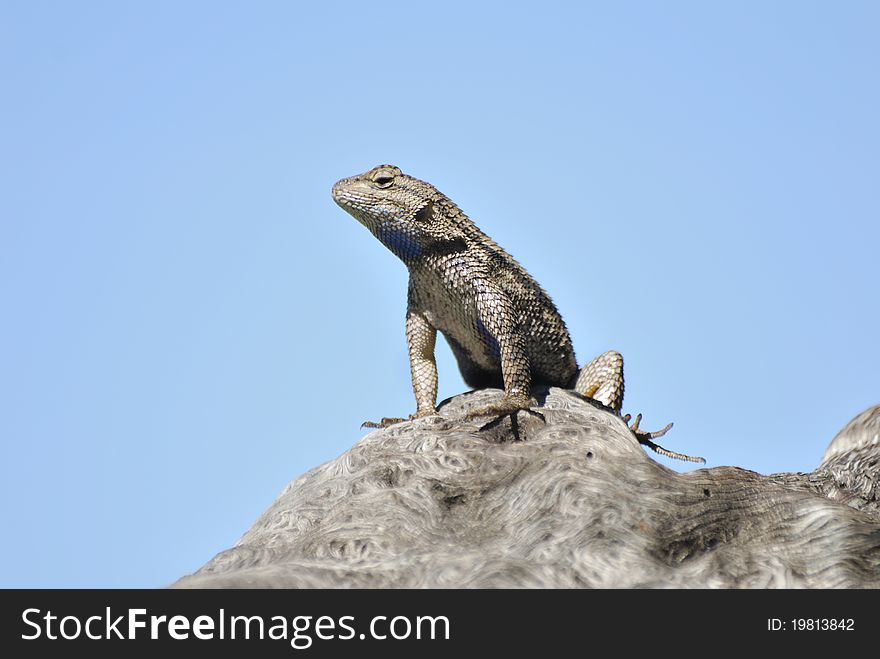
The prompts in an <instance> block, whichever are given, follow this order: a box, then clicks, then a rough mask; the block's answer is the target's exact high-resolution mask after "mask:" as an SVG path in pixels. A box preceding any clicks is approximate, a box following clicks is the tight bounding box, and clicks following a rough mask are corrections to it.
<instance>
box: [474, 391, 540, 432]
mask: <svg viewBox="0 0 880 659" xmlns="http://www.w3.org/2000/svg"><path fill="white" fill-rule="evenodd" d="M533 405H535V401H534V400H532V399H531V398H529V397H528V396H517V395H514V396H505V397H504V398H502V399H501V400H499V401H498V402H496V403H489V404H488V405H483V406H482V407H478V408H476V409H474V410H471V411H470V412H468V413H467V414H466V415H465V419H467V420H468V421H470V420H472V419H476V418H478V417H481V416H493V417H495V418H494V419H492V420H491V421H489V423H486V424H485V425H483V426H481V427H480V430H488V429H489V428H494V427H495V426H497V425H498V424H499V423H501V421H503V420H504V419H505V418H507V417H510V420H511V423H514V424H515V423H516V415H517V413H518V412H525V413H526V414H531V415H532V416H534V417H537V418H539V419H541V421H543V422H544V423H546V422H547V419H546V418H545V417H544V415H543V414H541V413H540V412H536V411H535V410H533V409H530V408H531V407H532V406H533Z"/></svg>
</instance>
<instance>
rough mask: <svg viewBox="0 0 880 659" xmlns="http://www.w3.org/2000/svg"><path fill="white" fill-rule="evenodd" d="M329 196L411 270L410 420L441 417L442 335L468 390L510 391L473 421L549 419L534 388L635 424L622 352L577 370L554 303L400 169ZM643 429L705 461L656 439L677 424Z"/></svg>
mask: <svg viewBox="0 0 880 659" xmlns="http://www.w3.org/2000/svg"><path fill="white" fill-rule="evenodd" d="M332 196H333V199H334V201H335V202H336V203H337V204H338V205H339V206H340V207H342V208H343V209H344V210H345V211H347V212H348V213H349V214H350V215H352V216H353V217H354V218H355V219H356V220H358V222H360V223H361V224H362V225H364V226H365V227H366V228H367V229H368V230H369V231H370V232H371V233H372V234H373V235H374V236H375V237H376V238H378V239H379V241H380V242H382V244H383V245H385V246H386V247H387V248H388V249H390V250H391V252H393V253H394V254H395V255H396V256H397V257H398V258H400V259H401V260H402V261H403V263H404V264H405V265H406V267H407V268H408V270H409V286H408V291H407V309H406V340H407V346H408V349H409V362H410V372H411V376H412V388H413V392H414V394H415V399H416V411H415V414H413V415H411V416H410V417H409V419H415V418H421V417H426V416H430V415H434V414H436V408H435V405H436V402H437V364H436V361H435V359H434V346H435V342H436V338H437V332H438V331H439V332H440V333H442V334H443V336H444V337H445V338H446V340H447V342H448V343H449V345H450V347H451V349H452V353H453V354H454V356H455V358H456V360H457V362H458V367H459V370H460V371H461V375H462V378H463V379H464V381H465V383H466V384H467V385H468V386H470V387H472V388H474V389H480V388H485V387H497V388H503V389H504V395H503V397H502V398H500V399H499V400H498V401H497V402H494V403H490V404H488V405H485V406H482V407H479V408H477V409H474V410H471V411H470V412H469V413H468V414H467V418H468V419H469V420H470V419H476V418H479V417H489V416H491V417H496V419H501V418H504V417H506V416H510V417H511V418H512V420H513V421H515V418H516V414H517V413H518V412H520V411H525V412H529V413H531V414H535V415H536V416H539V417H541V418H542V419H543V418H544V417H543V415H541V414H540V413H538V412H535V411H534V410H532V409H531V408H532V407H535V406H536V405H537V402H536V401H535V400H534V399H533V398H532V396H531V388H532V385H546V386H556V387H563V388H567V389H572V390H574V391H575V392H577V393H578V394H580V395H582V396H585V397H588V398H591V399H593V400H595V401H598V402H599V403H601V404H602V405H604V406H605V407H607V408H609V409H610V410H611V411H613V412H614V413H615V414H617V415H618V416H620V417H621V418H622V419H623V420H624V422H625V423H627V424H629V421H630V418H631V417H630V416H629V415H621V409H622V406H623V394H624V378H623V357H622V356H621V354H620V353H618V352H616V351H613V350H612V351H608V352H605V353H603V354H601V355H599V356H598V357H596V358H595V359H593V360H592V361H590V362H589V363H588V364H586V365H585V366H584V367H583V368H582V369H578V366H577V361H576V359H575V354H574V349H573V347H572V342H571V337H570V335H569V332H568V329H567V327H566V325H565V322H564V321H563V319H562V316H561V315H560V313H559V311H558V309H557V308H556V305H555V304H554V303H553V301H552V300H551V299H550V296H549V295H548V294H547V293H546V292H545V291H544V289H543V288H542V287H541V286H540V285H539V284H538V282H537V281H535V279H533V278H532V276H531V275H530V274H529V273H528V272H526V270H525V268H523V267H522V266H521V265H520V264H519V263H518V262H517V261H516V259H514V258H513V257H512V256H511V255H510V254H508V253H507V252H506V251H504V249H502V248H501V247H500V246H499V245H498V244H497V243H496V242H495V241H494V240H492V239H491V238H490V237H489V236H487V235H486V234H485V233H483V232H482V231H481V230H480V229H479V228H478V227H477V225H476V224H474V222H473V221H471V219H470V218H468V216H467V215H465V213H464V212H462V210H461V209H459V207H458V206H457V205H456V204H455V203H454V202H453V201H452V200H450V199H449V198H448V197H447V196H446V195H444V194H443V193H441V192H440V191H439V190H437V189H436V188H435V187H434V186H433V185H431V184H430V183H427V182H425V181H422V180H419V179H417V178H414V177H412V176H408V175H407V174H404V173H403V172H402V171H401V169H400V168H399V167H396V166H394V165H379V166H377V167H374V168H373V169H371V170H369V171H367V172H364V173H363V174H358V175H356V176H350V177H348V178H343V179H341V180H339V181H337V182H336V183H335V184H334V185H333V188H332ZM405 420H407V419H401V418H383V419H382V420H381V421H380V422H378V423H374V422H367V423H365V424H364V425H365V426H368V427H374V428H375V427H387V426H390V425H393V424H395V423H399V422H402V421H405ZM640 421H641V414H639V415H637V417H636V419H635V421H634V422H633V423H632V425H631V426H629V427H630V430H631V431H632V432H633V434H634V435H635V436H636V438H637V439H638V440H639V442H640V443H642V444H643V445H646V446H648V447H649V448H651V449H653V450H654V451H656V452H658V453H660V454H661V455H665V456H667V457H672V458H676V459H680V460H688V461H691V462H705V460H704V459H703V458H695V457H691V456H687V455H683V454H680V453H675V452H673V451H669V450H667V449H664V448H663V447H661V446H659V445H657V444H655V443H654V442H653V441H652V440H653V439H656V438H658V437H661V436H663V435H664V434H665V433H666V432H667V431H668V430H669V429H670V428H671V427H672V424H671V423H670V424H668V425H667V426H666V427H665V428H663V429H661V430H659V431H656V432H645V431H642V430H641V429H640V428H639V423H640ZM486 425H487V426H488V425H489V424H486ZM484 427H486V426H484Z"/></svg>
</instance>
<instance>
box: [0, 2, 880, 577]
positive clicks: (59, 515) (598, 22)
mask: <svg viewBox="0 0 880 659" xmlns="http://www.w3.org/2000/svg"><path fill="white" fill-rule="evenodd" d="M878 25H880V9H878V4H877V3H871V2H842V3H831V2H826V3H815V2H726V3H715V2H713V3H704V2H662V3H661V2H631V3H619V2H618V3H601V4H598V3H558V2H542V3H537V4H536V3H533V2H532V3H521V4H518V3H473V2H446V3H443V4H442V5H438V4H436V3H408V4H400V3H397V4H394V3H391V4H389V3H384V4H383V3H375V2H357V3H329V2H328V3H317V2H316V3H292V2H274V3H273V2H255V3H244V2H238V3H220V2H186V3H180V2H150V3H134V2H129V3H118V2H76V3H62V2H34V1H28V2H24V1H22V2H8V1H7V2H3V3H2V5H0V70H2V76H0V79H2V81H3V86H2V97H3V101H2V103H0V117H2V122H0V304H2V310H3V316H2V325H0V437H2V456H0V469H2V472H0V474H2V475H0V487H2V490H0V506H2V509H0V510H2V516H0V528H2V534H3V542H2V543H0V586H163V585H166V584H169V583H171V582H172V581H174V580H175V579H176V578H178V577H180V576H182V575H183V574H186V573H189V572H192V571H193V570H195V569H197V568H198V567H199V566H201V565H202V564H203V563H204V562H205V561H207V560H208V559H209V558H211V557H212V556H213V555H214V554H215V553H216V552H218V551H220V550H222V549H224V548H227V547H229V546H230V545H232V544H233V543H234V542H235V541H236V540H237V538H238V537H239V536H240V535H241V534H242V533H243V532H244V531H245V530H246V529H247V528H248V527H249V526H250V524H251V523H252V522H253V521H254V520H255V519H256V517H257V516H258V515H259V514H260V512H261V511H262V510H263V509H265V508H266V507H267V506H268V505H269V504H270V503H271V501H272V500H273V499H274V498H275V496H276V495H277V494H278V493H279V492H280V490H281V489H282V488H283V487H284V485H285V484H286V483H287V482H288V481H289V480H291V479H292V478H294V477H296V476H298V475H300V474H302V473H303V472H305V471H306V470H308V469H310V468H312V467H314V466H316V465H318V464H320V463H322V462H324V461H326V460H329V459H331V458H333V457H335V456H337V455H339V454H340V453H341V452H343V451H345V450H346V449H347V448H348V447H349V446H351V445H352V444H353V443H355V442H356V441H357V440H358V439H359V438H360V437H361V436H362V435H363V434H364V433H363V431H361V430H360V428H359V424H360V423H361V421H363V420H365V419H377V418H378V417H381V416H399V415H405V414H408V413H410V412H412V411H413V409H414V401H413V398H412V392H411V390H410V381H409V371H408V365H407V356H406V346H405V340H404V331H403V318H404V309H405V291H406V270H405V268H404V267H403V265H402V264H401V263H400V262H399V261H398V260H397V259H396V258H395V257H394V256H393V255H392V254H391V253H390V252H388V251H387V250H386V249H385V248H384V247H382V245H380V244H379V243H378V242H377V241H376V240H375V239H374V238H373V237H372V236H370V235H369V233H368V232H367V231H366V230H365V229H363V228H362V227H361V226H360V225H358V224H357V223H356V222H355V221H354V220H353V219H352V218H351V217H349V216H348V215H347V214H345V213H344V212H343V211H342V210H340V209H339V208H337V207H336V205H335V204H334V203H333V202H332V200H331V198H330V186H331V185H332V183H333V182H334V181H336V180H337V179H339V178H341V177H343V176H348V175H351V174H354V173H358V172H361V171H364V170H366V169H368V168H370V167H372V166H374V165H376V164H379V163H383V162H390V163H393V164H397V165H399V166H400V167H402V168H403V170H404V171H406V172H408V173H411V174H413V175H415V176H417V177H419V178H424V179H427V180H429V181H431V182H433V183H434V184H435V185H436V186H437V187H438V188H439V189H440V190H442V191H443V192H445V193H446V194H448V195H449V196H450V197H452V198H453V199H454V200H455V201H456V202H457V203H458V204H459V205H460V206H461V207H462V208H463V209H464V210H465V211H466V212H467V213H468V214H469V215H470V216H471V217H472V218H473V219H474V220H475V221H476V222H477V223H478V224H479V226H480V227H482V228H483V229H484V230H485V231H486V232H487V233H488V234H489V235H491V236H492V237H493V238H495V239H496V240H497V241H498V242H499V243H500V244H502V245H503V246H504V247H505V248H507V249H508V251H510V252H511V253H512V254H514V255H515V256H516V257H517V259H518V260H520V261H521V262H522V263H523V265H524V266H525V267H526V268H527V269H528V270H530V272H531V273H532V274H533V275H534V276H535V277H536V278H537V279H538V280H539V281H540V282H541V283H542V284H543V285H544V287H545V288H546V289H547V290H548V291H549V292H550V294H551V295H552V296H553V298H554V300H555V301H556V303H557V305H558V306H559V308H560V309H561V311H562V313H563V316H564V317H565V318H566V320H567V322H568V325H569V328H570V330H571V333H572V338H573V341H574V345H575V348H576V350H577V354H578V358H579V360H580V362H581V363H583V362H584V361H585V360H587V359H588V358H590V357H592V356H593V355H595V354H597V353H599V352H601V351H603V350H607V349H610V348H615V349H617V350H620V351H621V352H622V353H623V354H624V356H625V358H626V360H627V380H628V382H627V400H626V405H625V407H626V409H627V410H628V411H632V412H638V411H641V412H643V413H644V414H645V424H646V425H647V426H653V427H658V426H660V425H663V424H665V423H666V422H667V421H670V420H671V421H674V422H675V428H674V429H673V431H672V432H671V433H670V434H669V435H668V436H667V437H666V438H664V441H663V443H664V444H665V445H667V446H668V447H669V448H671V449H674V450H678V451H684V452H686V453H696V454H700V455H705V456H706V457H707V458H708V460H709V465H708V466H719V465H737V466H741V467H744V468H747V469H753V470H756V471H759V472H762V473H771V472H774V471H790V470H803V471H809V470H811V469H813V468H814V467H815V466H816V465H817V464H818V462H819V460H820V459H821V455H822V452H823V450H824V448H825V446H826V445H827V443H828V441H829V440H830V439H831V437H832V436H833V435H834V434H835V432H837V430H838V429H839V428H840V427H841V426H843V424H844V423H846V422H847V421H848V420H849V419H850V418H851V417H852V416H854V415H855V414H856V413H858V412H860V411H861V410H863V409H864V408H866V407H868V406H870V405H872V404H875V403H878V402H880V379H878V377H880V376H878V374H880V353H878V328H880V304H878V279H880V276H878V255H880V194H878V184H880V139H878V138H880V129H878V122H880V120H878V117H880V85H878V70H880V40H878V38H877V26H878ZM438 354H439V369H440V396H441V398H445V397H447V396H451V395H453V394H456V393H459V392H461V391H463V390H465V389H466V387H465V385H464V384H463V382H462V380H461V378H460V376H459V375H458V372H457V370H456V368H455V364H454V361H453V360H452V358H451V355H450V353H449V350H448V348H447V347H446V345H445V344H441V345H440V347H439V350H438ZM657 459H659V460H660V461H662V462H664V463H665V464H668V465H669V466H671V467H674V468H677V469H688V468H690V466H689V465H683V464H681V463H673V462H670V461H668V460H665V459H664V458H657Z"/></svg>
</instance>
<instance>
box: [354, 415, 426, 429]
mask: <svg viewBox="0 0 880 659" xmlns="http://www.w3.org/2000/svg"><path fill="white" fill-rule="evenodd" d="M414 418H415V414H410V415H409V418H406V419H402V418H399V417H388V416H383V417H382V420H381V421H364V422H363V423H362V424H361V428H388V427H389V426H393V425H395V424H397V423H403V422H404V421H412V420H413V419H414Z"/></svg>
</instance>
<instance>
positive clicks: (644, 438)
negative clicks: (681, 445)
mask: <svg viewBox="0 0 880 659" xmlns="http://www.w3.org/2000/svg"><path fill="white" fill-rule="evenodd" d="M621 418H622V419H623V421H624V423H626V424H627V426H628V427H629V429H630V431H631V432H632V434H633V435H635V438H636V439H637V440H639V444H642V445H643V446H647V447H648V448H649V449H651V450H652V451H654V452H655V453H659V454H660V455H665V456H666V457H667V458H674V459H675V460H684V461H685V462H698V463H702V464H705V463H706V458H701V457H699V456H696V457H695V456H692V455H685V454H684V453H676V452H675V451H670V450H669V449H665V448H663V447H662V446H660V445H659V444H655V443H654V442H653V441H652V440H654V439H657V438H658V437H663V435H665V434H666V433H667V432H669V429H670V428H672V423H667V424H666V426H665V427H664V428H661V429H660V430H655V431H653V432H648V431H645V430H641V429H640V428H639V424H640V423H641V422H642V415H641V414H637V415H636V418H635V421H633V422H632V425H630V423H629V420H630V419H631V418H632V417H631V416H630V415H629V414H624V415H623V416H622V417H621Z"/></svg>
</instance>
